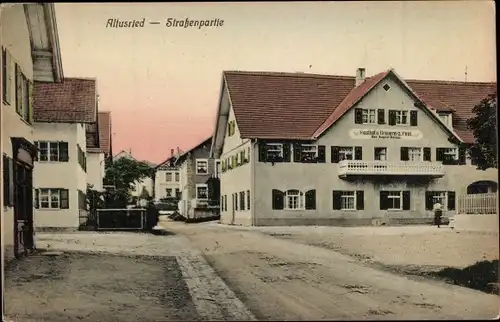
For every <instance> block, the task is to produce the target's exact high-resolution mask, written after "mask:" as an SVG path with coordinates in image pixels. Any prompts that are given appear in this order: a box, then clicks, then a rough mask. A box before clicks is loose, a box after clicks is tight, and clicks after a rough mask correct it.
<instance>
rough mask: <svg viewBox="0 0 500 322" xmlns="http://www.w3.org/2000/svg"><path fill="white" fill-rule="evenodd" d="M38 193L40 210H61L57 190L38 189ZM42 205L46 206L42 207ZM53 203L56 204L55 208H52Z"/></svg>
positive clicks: (59, 196)
mask: <svg viewBox="0 0 500 322" xmlns="http://www.w3.org/2000/svg"><path fill="white" fill-rule="evenodd" d="M38 193H39V195H38V199H39V200H38V206H39V208H40V209H49V210H51V209H61V191H60V190H59V189H38ZM54 199H55V200H54ZM44 203H46V204H47V206H43V204H44ZM53 203H56V204H57V206H55V207H54V206H53Z"/></svg>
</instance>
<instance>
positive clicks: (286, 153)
mask: <svg viewBox="0 0 500 322" xmlns="http://www.w3.org/2000/svg"><path fill="white" fill-rule="evenodd" d="M290 159H291V156H290V144H289V143H283V162H290Z"/></svg>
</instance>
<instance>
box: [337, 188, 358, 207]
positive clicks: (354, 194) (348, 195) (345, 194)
mask: <svg viewBox="0 0 500 322" xmlns="http://www.w3.org/2000/svg"><path fill="white" fill-rule="evenodd" d="M364 199H365V197H364V192H363V191H361V190H358V191H336V190H334V191H333V209H334V210H363V209H364Z"/></svg>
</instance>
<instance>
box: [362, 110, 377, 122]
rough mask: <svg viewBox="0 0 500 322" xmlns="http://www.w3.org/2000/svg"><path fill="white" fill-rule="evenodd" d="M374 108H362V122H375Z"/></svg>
mask: <svg viewBox="0 0 500 322" xmlns="http://www.w3.org/2000/svg"><path fill="white" fill-rule="evenodd" d="M376 113H377V111H376V110H372V109H364V110H363V114H362V115H363V124H375V123H376V122H377V120H376Z"/></svg>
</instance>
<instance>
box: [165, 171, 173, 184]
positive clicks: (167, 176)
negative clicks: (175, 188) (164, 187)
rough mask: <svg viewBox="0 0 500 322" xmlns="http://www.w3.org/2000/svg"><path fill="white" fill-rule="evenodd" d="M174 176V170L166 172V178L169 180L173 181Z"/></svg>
mask: <svg viewBox="0 0 500 322" xmlns="http://www.w3.org/2000/svg"><path fill="white" fill-rule="evenodd" d="M172 178H173V174H172V172H170V171H167V172H166V173H165V180H166V181H167V182H172Z"/></svg>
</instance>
